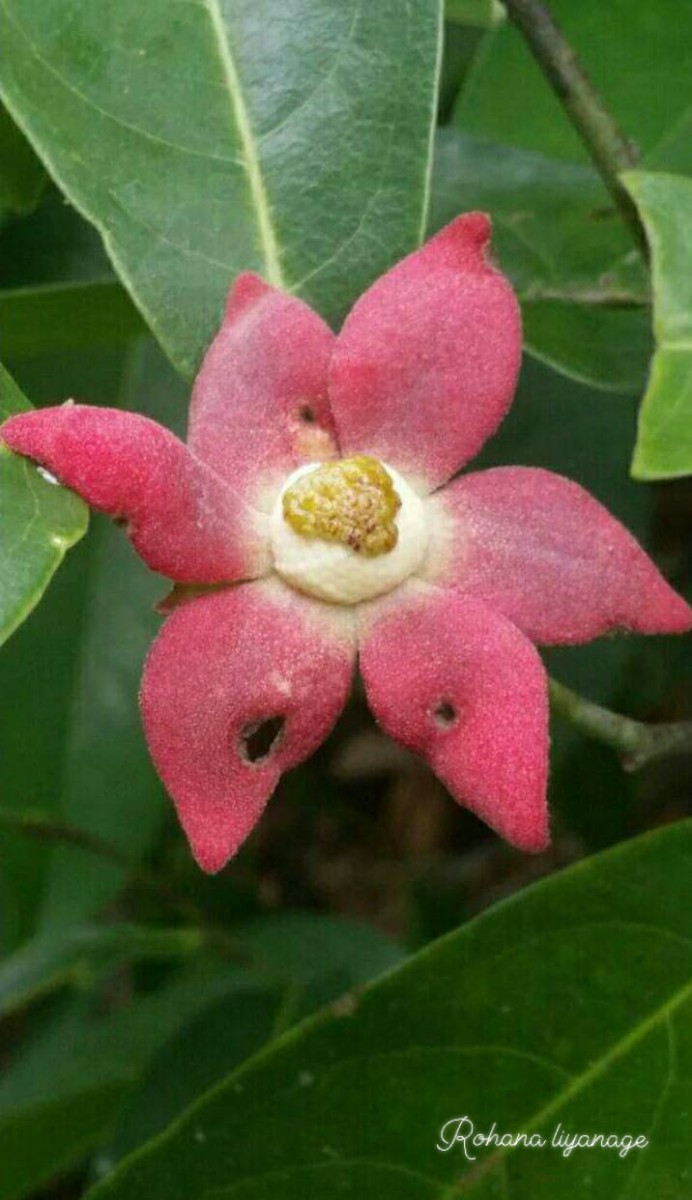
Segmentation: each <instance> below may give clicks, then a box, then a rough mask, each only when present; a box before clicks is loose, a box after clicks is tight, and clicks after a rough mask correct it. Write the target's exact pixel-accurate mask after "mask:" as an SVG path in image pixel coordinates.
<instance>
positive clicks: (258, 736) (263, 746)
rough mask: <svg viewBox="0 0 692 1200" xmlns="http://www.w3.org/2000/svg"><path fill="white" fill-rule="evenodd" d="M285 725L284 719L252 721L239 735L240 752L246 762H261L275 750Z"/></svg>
mask: <svg viewBox="0 0 692 1200" xmlns="http://www.w3.org/2000/svg"><path fill="white" fill-rule="evenodd" d="M285 723H286V718H285V717H267V719H266V721H253V722H252V723H251V724H250V725H246V726H245V728H244V729H243V731H242V733H241V735H240V752H241V754H242V756H243V758H245V759H246V760H247V761H248V762H251V763H257V762H262V761H263V759H265V758H268V757H269V755H270V754H271V753H272V752H273V751H274V750H275V749H276V747H277V744H278V741H279V738H280V737H281V733H282V731H283V727H284V725H285Z"/></svg>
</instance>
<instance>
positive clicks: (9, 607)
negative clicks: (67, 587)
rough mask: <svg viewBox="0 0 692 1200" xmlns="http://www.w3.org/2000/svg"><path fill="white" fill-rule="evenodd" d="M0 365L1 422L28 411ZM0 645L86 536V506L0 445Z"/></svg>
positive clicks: (27, 405) (26, 401) (26, 404)
mask: <svg viewBox="0 0 692 1200" xmlns="http://www.w3.org/2000/svg"><path fill="white" fill-rule="evenodd" d="M29 407H30V405H29V402H28V400H27V399H26V397H25V396H24V395H23V393H22V392H21V391H20V389H19V388H18V387H17V385H16V383H15V382H14V380H13V379H12V377H11V376H10V375H9V374H8V373H7V371H6V370H5V369H4V368H3V367H1V366H0V422H2V421H4V420H5V419H6V418H7V417H9V416H11V414H12V413H15V412H20V411H22V410H23V409H25V408H29ZM0 517H1V522H2V523H1V525H0V644H1V643H2V642H4V641H6V640H7V638H8V637H9V636H10V634H12V633H13V632H14V630H15V629H16V628H17V626H18V625H20V624H21V622H22V621H24V620H25V619H26V617H28V615H29V613H30V612H31V610H32V608H34V606H35V605H36V604H37V603H38V601H39V600H40V599H41V596H42V595H43V593H44V591H45V590H46V588H47V587H48V584H49V583H50V580H51V578H52V576H53V574H54V573H55V571H56V570H57V568H58V567H59V566H60V563H61V562H62V560H63V557H64V555H65V553H66V551H67V550H69V549H70V547H71V546H73V545H74V544H75V542H77V541H79V539H80V538H81V537H82V536H83V535H84V533H85V532H86V528H87V522H88V510H87V507H86V505H85V504H84V503H83V502H82V501H81V500H80V499H79V497H77V496H75V495H74V493H73V492H69V491H67V489H66V488H61V487H58V486H57V485H56V484H55V483H51V482H50V481H48V480H47V479H45V478H44V477H43V476H42V475H41V474H40V473H39V472H38V471H37V469H36V468H35V467H34V466H32V465H31V463H29V462H28V461H27V460H26V459H23V458H19V457H18V456H17V455H14V454H12V453H11V452H10V451H9V450H8V449H7V447H6V446H4V445H2V444H1V443H0Z"/></svg>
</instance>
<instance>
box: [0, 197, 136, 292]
mask: <svg viewBox="0 0 692 1200" xmlns="http://www.w3.org/2000/svg"><path fill="white" fill-rule="evenodd" d="M0 256H1V257H0V261H1V262H2V272H1V276H0V282H1V283H2V287H3V288H13V289H14V288H26V287H45V286H46V285H47V284H49V283H52V284H65V283H77V282H79V283H99V282H101V281H103V280H106V279H115V276H114V275H113V269H112V267H111V264H110V262H109V260H108V258H107V257H106V253H105V251H104V248H103V243H102V241H101V238H100V237H99V235H98V233H97V232H96V230H95V229H94V227H93V226H92V225H89V223H88V222H87V221H85V220H84V218H83V217H80V215H79V213H78V212H77V211H76V209H74V208H72V206H71V205H70V204H68V203H67V201H66V200H65V198H64V196H62V195H61V193H60V192H59V191H58V190H57V188H56V187H55V186H54V185H53V184H50V183H49V185H48V187H47V188H46V190H45V192H44V194H43V197H42V200H41V203H40V205H39V207H38V208H37V209H36V211H35V212H32V213H31V214H30V215H29V216H25V217H22V219H21V220H13V221H10V222H8V223H7V225H6V226H5V228H4V229H2V230H0Z"/></svg>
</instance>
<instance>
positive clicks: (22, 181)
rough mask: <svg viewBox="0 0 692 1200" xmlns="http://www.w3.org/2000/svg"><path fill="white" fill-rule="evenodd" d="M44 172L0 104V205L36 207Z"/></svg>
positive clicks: (21, 210)
mask: <svg viewBox="0 0 692 1200" xmlns="http://www.w3.org/2000/svg"><path fill="white" fill-rule="evenodd" d="M45 180H46V173H45V171H44V169H43V166H42V164H41V162H40V160H39V159H38V158H37V157H36V155H35V154H34V152H33V150H32V149H31V146H30V145H29V143H28V142H27V140H26V138H25V137H24V135H23V133H21V132H20V131H19V129H18V128H17V126H16V125H15V123H14V121H13V120H12V118H11V116H10V114H9V113H8V111H7V109H6V108H4V107H3V106H2V105H0V204H2V205H4V206H6V207H7V208H9V209H12V210H13V211H14V212H18V213H27V212H31V211H32V209H34V208H35V207H36V205H37V204H38V202H39V199H40V197H41V192H42V191H43V185H44V183H45Z"/></svg>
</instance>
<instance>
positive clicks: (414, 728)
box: [360, 586, 548, 851]
mask: <svg viewBox="0 0 692 1200" xmlns="http://www.w3.org/2000/svg"><path fill="white" fill-rule="evenodd" d="M360 665H361V671H362V674H363V679H364V681H365V689H366V692H367V696H368V700H369V702H370V707H371V708H372V711H373V713H374V714H375V716H376V718H377V720H378V721H379V722H380V723H381V724H382V726H383V727H384V728H385V729H386V731H387V732H388V733H390V734H391V736H392V737H393V738H396V740H397V741H398V742H401V743H402V744H403V745H404V746H407V747H408V748H409V749H410V750H414V751H415V752H416V753H417V754H420V755H422V756H423V758H425V759H426V760H427V762H429V763H430V766H431V767H432V768H433V770H434V771H435V773H436V774H437V775H438V776H439V777H440V779H441V780H442V782H443V783H444V784H445V786H446V787H447V788H449V791H450V792H451V793H452V795H453V796H454V798H455V799H456V800H458V801H459V803H461V804H464V805H466V807H467V808H470V809H471V811H472V812H474V813H476V815H477V816H479V817H480V818H481V819H482V820H483V821H486V822H487V824H488V825H490V826H491V828H493V829H495V830H496V831H497V833H499V834H500V835H501V836H502V837H504V838H506V839H507V841H508V842H511V843H512V844H513V845H514V846H518V847H519V848H520V849H522V850H529V851H539V850H543V849H544V848H545V846H546V845H547V842H548V827H547V806H546V777H547V769H548V701H547V687H546V676H545V671H544V669H543V664H542V663H541V660H540V658H539V656H538V653H537V651H536V650H535V649H534V648H533V646H532V645H531V643H530V642H529V641H528V640H527V639H526V638H525V637H524V636H523V634H521V633H520V632H519V630H518V629H516V628H515V627H514V626H513V625H511V624H510V622H509V621H507V620H505V618H504V617H502V616H500V615H499V614H498V613H494V612H492V611H491V610H490V609H488V608H486V607H485V605H484V604H481V603H479V602H478V601H477V600H471V599H466V598H465V597H462V596H457V595H455V594H454V593H453V592H443V591H439V590H438V589H436V588H426V587H423V586H419V587H416V588H414V587H409V588H407V589H404V590H403V592H402V593H399V594H397V595H395V596H394V597H392V599H390V600H387V601H384V602H379V603H376V604H373V605H372V606H371V609H370V613H369V614H368V615H367V616H366V618H365V627H364V631H363V635H362V637H361V660H360Z"/></svg>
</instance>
